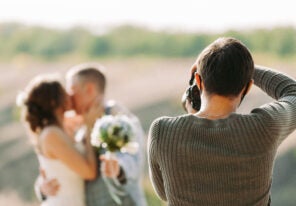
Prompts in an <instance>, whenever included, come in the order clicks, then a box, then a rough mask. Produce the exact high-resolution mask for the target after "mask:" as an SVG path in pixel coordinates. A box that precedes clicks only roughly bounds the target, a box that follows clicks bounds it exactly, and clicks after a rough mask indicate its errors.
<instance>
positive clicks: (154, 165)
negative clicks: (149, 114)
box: [147, 119, 167, 201]
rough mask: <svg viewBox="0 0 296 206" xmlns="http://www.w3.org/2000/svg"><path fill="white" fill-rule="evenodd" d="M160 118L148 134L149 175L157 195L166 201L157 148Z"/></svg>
mask: <svg viewBox="0 0 296 206" xmlns="http://www.w3.org/2000/svg"><path fill="white" fill-rule="evenodd" d="M159 123H160V121H159V119H157V120H155V121H154V122H153V123H152V125H151V127H150V131H149V135H148V144H147V146H148V149H147V151H148V154H149V155H148V165H149V176H150V179H151V180H152V185H153V188H154V190H155V191H156V193H157V195H158V196H159V197H160V198H161V199H162V200H164V201H166V200H167V197H166V194H165V189H164V183H163V178H162V173H161V170H160V167H159V165H158V162H157V157H158V154H157V152H158V149H157V145H158V144H157V139H158V137H157V136H158V135H159Z"/></svg>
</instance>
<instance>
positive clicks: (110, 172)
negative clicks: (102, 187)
mask: <svg viewBox="0 0 296 206" xmlns="http://www.w3.org/2000/svg"><path fill="white" fill-rule="evenodd" d="M100 160H101V173H102V174H104V175H105V176H106V177H109V178H117V177H118V175H119V173H120V166H119V163H118V160H117V159H116V158H106V157H105V156H104V155H101V156H100Z"/></svg>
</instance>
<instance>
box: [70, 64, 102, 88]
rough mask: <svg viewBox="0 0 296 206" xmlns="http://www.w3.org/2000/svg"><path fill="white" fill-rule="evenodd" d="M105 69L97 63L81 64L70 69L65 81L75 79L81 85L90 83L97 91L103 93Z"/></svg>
mask: <svg viewBox="0 0 296 206" xmlns="http://www.w3.org/2000/svg"><path fill="white" fill-rule="evenodd" d="M104 70H105V68H104V67H103V66H102V65H100V64H98V63H83V64H79V65H77V66H74V67H72V68H70V70H69V71H68V72H67V74H66V78H67V79H73V78H77V79H78V80H79V81H80V82H81V83H82V84H84V83H86V82H92V83H94V84H95V85H96V86H97V89H98V91H100V92H104V91H105V87H106V77H105V74H104Z"/></svg>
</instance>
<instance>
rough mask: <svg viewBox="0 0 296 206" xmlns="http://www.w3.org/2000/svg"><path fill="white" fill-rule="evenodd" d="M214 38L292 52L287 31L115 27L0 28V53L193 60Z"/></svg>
mask: <svg viewBox="0 0 296 206" xmlns="http://www.w3.org/2000/svg"><path fill="white" fill-rule="evenodd" d="M219 36H232V37H236V38H238V39H240V40H241V41H242V42H244V43H245V44H246V46H248V48H249V49H250V50H251V51H252V52H264V53H269V54H272V55H277V56H279V57H286V56H293V55H295V52H296V30H295V29H294V28H291V27H284V28H274V29H271V30H267V29H256V30H249V31H234V30H230V31H227V32H224V33H216V34H204V33H172V32H165V31H158V32H157V31H152V30H149V29H146V28H141V27H133V26H120V27H117V28H114V29H111V30H110V31H108V32H107V33H104V34H101V35H95V34H93V33H91V32H90V31H88V30H87V29H85V28H79V27H76V28H73V29H70V30H54V29H46V28H42V27H28V26H24V25H20V24H13V23H8V24H0V41H1V45H0V54H1V57H2V58H8V59H10V58H13V57H14V56H16V55H19V54H27V55H31V56H33V57H37V58H43V59H45V60H51V59H55V58H61V57H63V56H67V55H71V54H78V55H81V56H86V57H89V58H98V57H116V56H117V57H129V56H154V57H155V56H160V57H195V56H197V55H198V53H200V52H201V51H202V49H203V48H205V47H206V46H207V45H208V44H209V43H210V42H212V41H213V40H214V39H216V38H217V37H219Z"/></svg>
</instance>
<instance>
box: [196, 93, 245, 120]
mask: <svg viewBox="0 0 296 206" xmlns="http://www.w3.org/2000/svg"><path fill="white" fill-rule="evenodd" d="M239 102H240V101H239V98H229V97H225V96H220V95H211V96H206V95H202V96H201V103H202V104H201V108H200V110H199V111H198V112H197V113H196V114H195V115H196V116H198V117H202V118H206V119H212V120H214V119H224V118H227V117H228V116H229V115H230V114H231V113H234V112H235V111H236V109H237V107H238V105H239Z"/></svg>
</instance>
